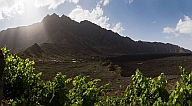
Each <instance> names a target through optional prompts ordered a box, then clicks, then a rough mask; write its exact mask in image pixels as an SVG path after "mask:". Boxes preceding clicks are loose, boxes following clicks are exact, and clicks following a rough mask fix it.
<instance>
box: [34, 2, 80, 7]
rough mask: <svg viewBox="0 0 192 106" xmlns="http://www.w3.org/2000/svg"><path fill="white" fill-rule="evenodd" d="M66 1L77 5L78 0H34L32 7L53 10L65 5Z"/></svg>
mask: <svg viewBox="0 0 192 106" xmlns="http://www.w3.org/2000/svg"><path fill="white" fill-rule="evenodd" d="M66 1H68V2H72V3H75V4H77V3H78V2H79V0H36V1H35V4H34V5H35V6H36V7H44V6H49V7H48V8H49V9H55V8H57V6H59V5H60V4H63V3H65V2H66Z"/></svg>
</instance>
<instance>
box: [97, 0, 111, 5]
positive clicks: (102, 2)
mask: <svg viewBox="0 0 192 106" xmlns="http://www.w3.org/2000/svg"><path fill="white" fill-rule="evenodd" d="M98 4H102V5H103V6H106V5H107V4H109V0H100V1H99V3H98Z"/></svg>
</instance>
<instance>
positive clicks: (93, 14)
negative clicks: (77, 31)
mask: <svg viewBox="0 0 192 106" xmlns="http://www.w3.org/2000/svg"><path fill="white" fill-rule="evenodd" d="M68 16H69V17H70V18H72V19H74V20H75V21H77V22H81V21H83V20H88V21H91V22H93V23H95V24H97V25H99V26H101V27H102V28H106V29H108V30H112V31H114V32H117V33H119V34H122V32H123V30H125V29H124V28H123V27H122V23H120V22H119V23H117V24H115V26H113V27H112V28H111V25H110V24H109V23H108V21H109V17H107V16H104V12H103V9H102V8H101V7H100V5H98V4H97V6H96V7H95V8H94V9H93V10H85V9H83V8H82V7H81V6H77V7H76V8H75V9H73V10H72V11H71V13H69V15H68Z"/></svg>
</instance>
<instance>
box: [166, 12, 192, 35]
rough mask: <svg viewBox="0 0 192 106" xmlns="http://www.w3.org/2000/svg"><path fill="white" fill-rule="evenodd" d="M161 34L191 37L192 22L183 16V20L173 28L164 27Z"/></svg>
mask: <svg viewBox="0 0 192 106" xmlns="http://www.w3.org/2000/svg"><path fill="white" fill-rule="evenodd" d="M162 33H168V34H174V35H175V36H176V37H177V36H179V35H180V34H187V35H191V36H192V20H191V19H190V18H189V17H188V16H185V15H184V20H182V19H180V20H179V21H178V22H177V25H176V26H175V28H170V27H165V28H164V29H163V32H162Z"/></svg>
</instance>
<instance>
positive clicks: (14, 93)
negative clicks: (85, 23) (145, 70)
mask: <svg viewBox="0 0 192 106" xmlns="http://www.w3.org/2000/svg"><path fill="white" fill-rule="evenodd" d="M2 51H3V54H4V56H5V59H6V65H5V69H4V76H3V81H4V95H5V98H6V99H7V100H8V101H9V104H10V105H12V106H129V105H130V106H192V72H191V73H190V74H188V73H187V72H186V71H185V69H184V68H182V67H180V71H181V79H182V80H181V81H180V82H177V83H176V86H175V89H173V90H172V92H171V93H170V94H169V93H168V92H167V90H166V85H167V80H166V77H165V75H164V74H163V73H162V74H161V75H160V76H159V77H158V78H157V79H156V80H154V79H152V78H147V77H144V76H143V75H142V73H141V72H140V71H139V70H136V74H135V75H132V83H131V84H130V85H128V86H127V89H126V90H125V92H124V95H123V96H122V97H118V96H116V97H109V96H101V93H102V92H103V91H104V90H105V89H106V88H107V87H108V84H106V85H104V86H100V87H97V82H98V81H100V80H99V79H94V80H88V76H84V77H80V76H76V77H75V78H74V79H73V81H72V86H70V87H69V86H68V85H69V83H70V82H71V80H72V79H70V78H67V77H66V76H65V75H62V74H61V73H58V74H57V75H56V76H55V77H54V78H53V79H52V80H50V81H47V82H44V81H43V80H42V79H41V75H42V73H38V74H34V72H33V71H34V68H33V65H34V62H33V61H30V60H29V59H25V60H23V59H21V58H19V57H18V56H16V55H12V54H11V53H10V51H9V50H6V48H2ZM108 65H111V66H112V63H109V64H108ZM114 67H115V68H116V70H120V68H119V66H117V65H115V66H114ZM69 88H71V89H69Z"/></svg>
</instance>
